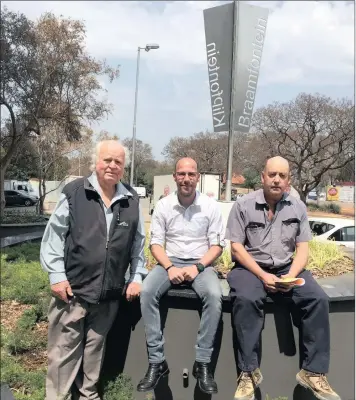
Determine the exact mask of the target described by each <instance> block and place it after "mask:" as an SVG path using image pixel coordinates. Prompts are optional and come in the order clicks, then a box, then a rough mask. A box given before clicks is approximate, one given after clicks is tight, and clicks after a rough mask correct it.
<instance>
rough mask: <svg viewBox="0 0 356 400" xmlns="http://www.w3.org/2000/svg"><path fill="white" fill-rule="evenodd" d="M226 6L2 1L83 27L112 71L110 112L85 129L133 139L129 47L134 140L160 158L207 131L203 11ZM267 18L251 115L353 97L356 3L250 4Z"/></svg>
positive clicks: (35, 14) (209, 126) (89, 43)
mask: <svg viewBox="0 0 356 400" xmlns="http://www.w3.org/2000/svg"><path fill="white" fill-rule="evenodd" d="M219 3H220V4H224V3H226V1H223V2H218V1H169V2H168V1H165V2H164V1H161V2H159V1H130V2H126V1H109V2H108V1H100V2H98V1H88V2H85V1H81V2H75V1H38V2H37V1H30V2H24V1H2V6H4V5H6V6H7V7H8V8H9V9H11V10H13V11H20V12H23V13H24V14H25V15H27V16H28V17H29V18H31V19H36V18H38V17H39V16H40V15H41V14H42V13H43V12H45V11H51V12H53V13H54V14H56V15H60V14H62V15H64V16H65V17H71V18H73V19H80V20H83V21H85V23H86V27H87V48H88V51H89V52H90V53H91V54H92V55H93V56H94V57H96V58H100V59H102V58H106V60H107V61H108V63H110V64H113V65H117V64H120V65H121V68H120V71H121V75H120V78H119V79H118V80H116V81H114V82H113V83H112V84H109V83H108V82H107V81H103V84H104V85H105V87H106V89H107V90H108V93H107V97H108V100H109V101H110V102H111V103H113V104H114V111H113V114H112V115H111V116H109V118H108V119H107V120H103V121H102V122H101V123H100V124H99V125H95V126H93V128H94V129H95V130H96V131H99V130H101V129H105V130H108V131H109V132H111V133H113V134H114V133H115V134H117V135H118V136H119V137H120V138H121V139H123V138H125V137H131V135H132V121H133V108H134V94H135V74H136V56H137V46H141V47H144V46H145V44H146V43H158V44H159V45H160V49H159V50H155V51H150V52H148V53H146V52H144V51H143V52H142V53H141V65H140V83H139V98H138V114H137V138H138V139H141V140H143V141H145V142H148V143H150V144H151V146H152V149H153V154H154V156H155V157H156V158H157V159H162V155H161V152H162V149H163V147H164V146H165V144H167V143H168V141H169V139H170V138H171V137H173V136H190V135H191V134H193V133H194V132H199V131H205V130H206V129H208V130H211V129H212V118H211V111H210V97H209V85H208V72H207V66H206V54H205V35H204V19H203V10H204V9H205V8H209V7H214V6H216V5H218V4H219ZM248 3H250V4H254V5H259V6H262V7H266V8H269V10H270V15H269V20H268V27H267V35H266V39H265V45H264V46H265V47H264V52H263V59H262V67H261V71H260V77H259V86H258V90H257V96H256V103H255V109H256V107H259V106H263V105H267V104H269V103H271V102H273V101H289V100H291V99H293V98H294V97H295V96H296V95H297V94H298V93H300V92H308V93H315V92H319V93H322V94H325V95H328V96H330V97H333V98H337V97H344V96H346V97H350V98H351V97H352V98H353V97H354V3H353V2H352V1H348V2H345V1H334V2H332V1H304V2H303V1H298V2H297V1H249V2H248Z"/></svg>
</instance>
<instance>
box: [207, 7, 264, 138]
mask: <svg viewBox="0 0 356 400" xmlns="http://www.w3.org/2000/svg"><path fill="white" fill-rule="evenodd" d="M237 6H238V7H239V8H238V13H237V15H238V20H237V21H235V24H237V37H235V41H234V40H233V39H234V37H233V36H234V32H235V31H236V29H235V27H234V3H229V4H224V5H222V6H218V7H213V8H209V9H206V10H204V23H205V39H206V53H207V62H208V73H209V85H210V98H211V109H212V116H213V126H214V132H226V131H229V129H230V128H231V129H233V130H234V131H239V132H248V131H249V129H250V125H251V117H252V112H253V107H254V103H255V97H256V90H257V83H258V76H259V73H260V67H261V59H262V51H263V44H264V41H265V36H266V29H267V19H268V9H265V8H262V7H257V6H252V5H249V4H247V3H245V2H238V4H237ZM233 46H235V55H234V57H235V62H234V63H233ZM232 76H234V80H235V84H234V87H232ZM232 95H233V96H234V98H233V100H234V102H233V104H234V121H230V119H231V115H230V106H231V100H232V97H231V96H232ZM230 122H231V124H233V125H234V126H230Z"/></svg>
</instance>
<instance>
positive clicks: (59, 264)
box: [40, 140, 147, 400]
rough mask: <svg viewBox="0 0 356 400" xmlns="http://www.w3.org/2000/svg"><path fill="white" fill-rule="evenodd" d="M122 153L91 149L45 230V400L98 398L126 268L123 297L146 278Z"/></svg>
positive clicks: (115, 147) (135, 202)
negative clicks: (87, 172)
mask: <svg viewBox="0 0 356 400" xmlns="http://www.w3.org/2000/svg"><path fill="white" fill-rule="evenodd" d="M126 153H127V151H126V149H125V148H124V147H123V146H122V145H121V144H120V143H119V142H118V141H116V140H115V141H114V140H106V141H102V142H100V143H98V145H97V146H96V148H95V149H94V152H93V164H94V165H93V169H94V172H93V174H92V175H91V176H90V177H88V178H79V179H76V180H74V181H73V182H70V183H69V184H67V185H66V186H65V187H64V189H63V193H62V195H61V197H60V199H59V201H58V204H57V206H56V209H55V210H54V212H53V214H52V215H51V218H50V220H49V222H48V224H47V227H46V230H45V233H44V235H43V239H42V244H41V253H40V256H41V264H42V267H43V268H44V270H45V271H47V272H48V274H49V281H50V284H51V291H52V295H53V298H52V300H51V303H50V306H49V312H48V322H49V327H48V371H47V379H46V399H47V400H54V399H67V398H71V395H70V393H71V390H72V389H74V390H75V391H76V392H77V395H78V397H79V399H80V400H84V399H92V400H94V399H95V400H96V399H99V398H100V397H99V394H98V388H97V383H98V380H99V374H100V369H101V365H102V361H103V356H104V348H105V339H106V336H107V333H108V331H109V329H110V327H111V325H112V323H113V321H114V318H115V316H116V313H117V310H118V305H119V299H120V298H121V297H122V293H123V290H124V287H125V273H126V270H127V269H128V266H129V265H130V270H131V271H130V272H131V273H130V280H129V282H128V285H127V288H126V297H127V299H128V300H129V301H130V300H132V299H134V298H135V297H137V296H138V295H139V293H140V290H141V283H142V277H144V276H145V275H146V274H147V270H146V268H145V259H144V243H145V231H144V222H143V219H142V214H141V211H140V206H139V199H138V196H137V194H136V192H134V191H133V189H132V188H131V187H130V186H128V185H124V184H123V183H121V182H120V179H121V177H122V175H123V173H124V168H125V162H127V157H125V154H126Z"/></svg>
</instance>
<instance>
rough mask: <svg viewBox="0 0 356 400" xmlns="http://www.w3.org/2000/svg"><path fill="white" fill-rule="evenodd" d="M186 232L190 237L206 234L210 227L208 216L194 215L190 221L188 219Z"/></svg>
mask: <svg viewBox="0 0 356 400" xmlns="http://www.w3.org/2000/svg"><path fill="white" fill-rule="evenodd" d="M185 223H186V226H185V229H184V230H185V233H186V236H188V237H193V238H194V237H201V236H206V234H207V232H208V227H209V220H208V218H207V217H193V218H192V219H191V220H190V221H186V222H185Z"/></svg>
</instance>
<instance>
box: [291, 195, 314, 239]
mask: <svg viewBox="0 0 356 400" xmlns="http://www.w3.org/2000/svg"><path fill="white" fill-rule="evenodd" d="M300 206H301V207H302V216H301V219H300V224H299V230H298V233H297V237H296V239H295V241H296V243H302V242H309V241H310V240H312V238H313V235H312V233H311V230H310V225H309V221H308V214H307V207H306V206H305V204H304V203H302V202H300Z"/></svg>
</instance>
